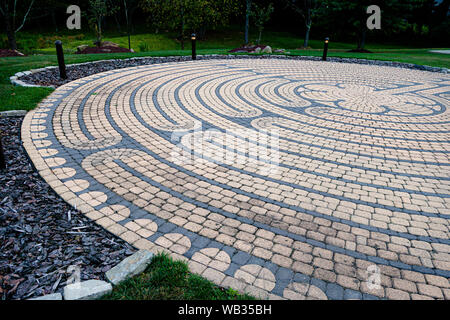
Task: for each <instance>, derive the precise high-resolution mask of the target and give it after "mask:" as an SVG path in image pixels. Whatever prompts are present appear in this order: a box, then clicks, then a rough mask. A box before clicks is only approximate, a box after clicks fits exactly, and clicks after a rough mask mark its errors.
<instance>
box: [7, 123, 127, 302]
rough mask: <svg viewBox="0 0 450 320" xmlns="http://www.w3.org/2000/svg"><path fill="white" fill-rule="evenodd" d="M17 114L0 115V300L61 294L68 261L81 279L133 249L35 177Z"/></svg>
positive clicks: (101, 272)
mask: <svg viewBox="0 0 450 320" xmlns="http://www.w3.org/2000/svg"><path fill="white" fill-rule="evenodd" d="M21 123H22V118H21V117H0V133H1V139H2V142H3V148H4V149H5V150H4V151H5V157H6V164H7V170H5V171H1V170H0V300H8V299H26V298H30V297H35V296H40V295H44V294H49V293H54V292H62V291H63V287H64V285H65V284H66V281H67V280H68V278H69V277H70V276H71V275H72V273H71V272H67V270H68V267H69V266H71V265H74V266H79V268H80V271H81V274H80V276H81V280H88V279H101V280H104V272H106V271H107V270H109V269H110V268H112V267H113V266H115V265H116V264H118V263H119V262H120V261H121V260H123V259H124V258H126V257H127V256H129V255H130V254H132V253H133V252H135V249H134V248H132V247H131V246H130V245H129V244H127V243H126V242H125V241H122V240H121V239H119V238H117V237H115V236H114V235H112V234H110V233H109V232H107V231H106V230H104V229H103V228H101V227H100V226H98V225H96V224H95V223H94V222H93V221H91V220H89V219H88V218H86V217H85V216H84V215H82V214H81V213H80V212H78V211H77V210H75V209H74V208H72V207H71V206H69V205H68V204H67V203H66V202H65V201H64V200H62V199H61V198H60V197H59V196H58V195H57V194H56V193H55V192H54V191H53V190H52V188H51V187H50V186H49V185H48V184H47V183H46V182H45V181H44V180H43V179H42V178H41V177H40V176H39V173H38V172H37V171H36V170H35V169H34V168H33V166H32V164H31V162H30V161H29V159H28V157H27V155H26V153H25V150H24V148H23V147H22V144H21V140H20V126H21Z"/></svg>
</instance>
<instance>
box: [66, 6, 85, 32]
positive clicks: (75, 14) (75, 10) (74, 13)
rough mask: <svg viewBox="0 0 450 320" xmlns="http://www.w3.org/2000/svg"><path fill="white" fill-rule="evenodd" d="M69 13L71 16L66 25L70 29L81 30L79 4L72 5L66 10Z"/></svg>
mask: <svg viewBox="0 0 450 320" xmlns="http://www.w3.org/2000/svg"><path fill="white" fill-rule="evenodd" d="M66 13H67V14H70V16H69V17H68V18H67V22H66V26H67V29H69V30H73V29H76V30H80V29H81V9H80V7H79V6H77V5H74V4H73V5H70V6H68V7H67V10H66Z"/></svg>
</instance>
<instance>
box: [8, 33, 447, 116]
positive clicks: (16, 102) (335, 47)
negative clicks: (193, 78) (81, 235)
mask: <svg viewBox="0 0 450 320" xmlns="http://www.w3.org/2000/svg"><path fill="white" fill-rule="evenodd" d="M242 37H243V34H242V32H238V31H233V30H231V31H227V32H226V31H217V32H214V33H211V34H210V35H209V36H208V37H207V38H205V39H203V40H201V41H198V44H197V48H198V54H228V51H229V50H231V49H233V48H236V47H239V46H240V45H241V42H242ZM254 38H255V35H251V37H250V39H254ZM18 39H20V41H19V43H20V44H21V46H22V47H26V48H28V49H27V50H28V51H29V53H30V55H28V56H26V57H8V58H0V111H4V110H12V109H16V110H18V109H25V110H31V109H33V108H35V107H36V105H37V103H38V102H39V101H41V100H42V99H43V98H44V97H46V96H47V95H49V94H50V93H51V92H52V91H53V90H52V89H49V88H23V87H16V86H13V85H11V83H10V81H9V77H10V76H12V75H13V74H15V73H16V72H19V71H25V70H30V69H36V68H42V67H45V66H51V65H57V60H56V56H55V49H54V41H55V40H56V39H62V41H63V45H64V50H65V60H66V64H72V63H81V62H88V61H95V60H104V59H124V58H130V57H139V56H171V55H190V54H191V51H190V50H191V48H190V46H191V44H190V41H187V42H186V44H185V50H180V43H179V42H178V41H177V40H175V36H174V34H171V33H162V34H149V33H143V34H138V35H132V37H131V39H132V41H131V45H132V48H134V49H135V51H136V52H135V53H119V54H89V55H77V54H73V52H75V51H76V47H77V46H79V45H81V44H88V45H92V40H93V39H94V35H93V34H89V33H87V34H83V33H80V34H78V35H70V34H69V33H67V32H66V33H62V34H60V35H56V36H55V35H54V34H39V35H37V34H33V33H20V34H19V36H18ZM104 40H105V41H113V42H116V43H118V44H120V45H121V46H123V47H128V38H127V37H126V36H123V35H122V36H121V35H119V34H117V33H111V34H106V35H105V38H104ZM262 43H263V44H267V45H270V46H271V47H272V48H273V49H277V48H283V49H286V54H290V55H303V56H321V55H322V49H323V41H322V40H311V41H310V46H311V49H307V50H300V49H298V47H299V46H300V45H301V44H302V43H303V40H302V39H300V38H298V37H296V36H295V35H294V34H291V33H288V32H273V31H267V32H265V33H264V35H263V39H262ZM27 46H28V47H27ZM354 47H355V45H354V44H353V43H344V42H333V41H330V44H329V51H328V55H329V56H330V57H345V58H360V59H374V60H390V61H399V62H405V63H414V64H419V65H428V66H434V67H445V68H450V55H446V54H439V53H431V52H429V50H430V49H424V48H402V47H399V46H396V45H391V44H368V45H367V46H366V48H367V49H368V50H371V51H372V52H373V53H353V52H348V50H350V49H352V48H354Z"/></svg>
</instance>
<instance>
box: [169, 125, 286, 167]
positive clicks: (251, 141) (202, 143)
mask: <svg viewBox="0 0 450 320" xmlns="http://www.w3.org/2000/svg"><path fill="white" fill-rule="evenodd" d="M171 141H172V143H173V144H174V145H175V148H173V150H172V152H171V160H172V161H173V162H174V163H176V164H178V165H182V166H186V165H193V164H194V163H195V164H199V163H215V164H219V165H225V166H231V167H235V168H238V169H244V168H245V170H246V171H249V172H253V173H255V174H260V175H268V174H275V173H277V172H278V169H279V163H280V154H279V133H278V130H276V129H270V130H263V129H261V130H255V129H253V128H249V129H247V128H236V129H228V130H225V131H219V130H217V129H207V130H203V127H202V124H201V122H199V121H196V122H195V123H194V125H193V126H192V129H191V130H189V131H181V130H180V131H174V132H173V133H172V136H171Z"/></svg>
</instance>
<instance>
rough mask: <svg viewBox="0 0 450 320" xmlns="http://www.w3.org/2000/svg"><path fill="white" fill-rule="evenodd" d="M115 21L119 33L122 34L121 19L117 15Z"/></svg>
mask: <svg viewBox="0 0 450 320" xmlns="http://www.w3.org/2000/svg"><path fill="white" fill-rule="evenodd" d="M114 20H115V21H116V27H117V31H118V32H119V33H122V26H121V25H120V21H119V18H117V14H115V15H114Z"/></svg>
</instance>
